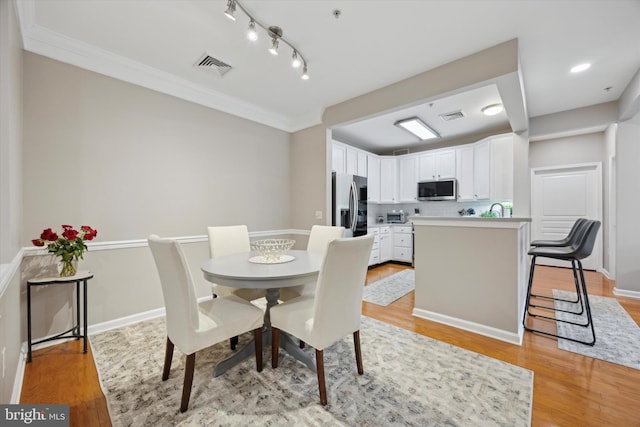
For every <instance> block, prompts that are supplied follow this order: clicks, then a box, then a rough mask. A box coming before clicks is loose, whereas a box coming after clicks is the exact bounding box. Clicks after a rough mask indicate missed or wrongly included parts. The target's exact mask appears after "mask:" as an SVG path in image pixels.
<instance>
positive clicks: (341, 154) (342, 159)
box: [331, 142, 347, 173]
mask: <svg viewBox="0 0 640 427" xmlns="http://www.w3.org/2000/svg"><path fill="white" fill-rule="evenodd" d="M331 170H332V171H333V172H336V173H347V147H346V146H344V145H342V144H336V143H335V142H334V143H332V144H331Z"/></svg>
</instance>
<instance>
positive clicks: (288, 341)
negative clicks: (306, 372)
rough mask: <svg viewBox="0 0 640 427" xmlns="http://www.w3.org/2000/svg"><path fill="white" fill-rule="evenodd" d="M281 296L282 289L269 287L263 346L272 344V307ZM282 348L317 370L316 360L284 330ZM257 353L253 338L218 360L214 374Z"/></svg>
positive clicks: (215, 375)
mask: <svg viewBox="0 0 640 427" xmlns="http://www.w3.org/2000/svg"><path fill="white" fill-rule="evenodd" d="M279 297H280V289H279V288H275V289H268V290H267V294H266V300H267V308H266V310H265V314H264V330H263V331H262V345H263V347H270V346H271V316H270V311H271V307H273V306H274V305H277V304H278V298H279ZM280 348H282V349H283V350H284V351H286V352H287V353H289V355H291V356H292V357H293V358H294V359H296V360H299V361H300V362H302V363H304V364H305V365H306V366H307V367H308V368H309V369H311V370H312V371H313V372H316V364H315V360H314V359H313V358H312V357H311V356H309V355H308V354H307V353H305V352H304V351H302V349H301V348H300V345H299V344H298V342H297V340H296V339H294V338H293V337H292V336H291V335H289V334H287V333H286V332H284V331H280ZM254 354H255V343H254V340H253V339H251V341H249V342H248V343H247V344H245V345H244V346H243V347H242V348H241V349H240V350H238V351H237V352H236V353H234V354H233V355H231V356H229V357H227V358H226V359H224V360H222V361H220V362H218V364H217V365H216V367H215V368H214V369H213V376H214V377H218V376H220V375H222V374H224V373H225V372H226V371H227V370H229V369H230V368H232V367H233V366H235V365H237V364H238V363H240V362H242V361H243V360H244V359H246V358H248V357H251V356H253V355H254Z"/></svg>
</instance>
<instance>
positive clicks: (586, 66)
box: [571, 62, 591, 73]
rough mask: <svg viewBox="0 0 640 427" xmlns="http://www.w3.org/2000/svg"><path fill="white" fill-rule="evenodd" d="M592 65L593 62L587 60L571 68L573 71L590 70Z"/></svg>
mask: <svg viewBox="0 0 640 427" xmlns="http://www.w3.org/2000/svg"><path fill="white" fill-rule="evenodd" d="M590 67H591V64H589V63H588V62H585V63H584V64H578V65H576V66H575V67H573V68H571V72H572V73H581V72H583V71H585V70H588V69H589V68H590Z"/></svg>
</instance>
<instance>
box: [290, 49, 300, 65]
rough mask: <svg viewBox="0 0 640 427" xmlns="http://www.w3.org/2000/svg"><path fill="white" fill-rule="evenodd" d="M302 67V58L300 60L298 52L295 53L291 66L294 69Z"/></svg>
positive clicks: (292, 56)
mask: <svg viewBox="0 0 640 427" xmlns="http://www.w3.org/2000/svg"><path fill="white" fill-rule="evenodd" d="M301 65H302V61H300V58H298V52H297V51H295V50H294V51H293V55H291V66H292V67H293V68H298V67H300V66H301Z"/></svg>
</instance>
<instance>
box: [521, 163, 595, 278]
mask: <svg viewBox="0 0 640 427" xmlns="http://www.w3.org/2000/svg"><path fill="white" fill-rule="evenodd" d="M531 213H532V218H531V220H532V228H531V240H538V239H545V240H549V239H561V238H563V237H565V236H566V235H567V234H568V233H569V230H570V229H571V226H572V225H573V223H574V222H575V220H576V219H578V218H588V219H595V220H598V221H602V165H601V164H600V163H589V164H580V165H568V166H557V167H556V166H554V167H549V168H535V169H532V170H531ZM603 229H604V227H602V226H601V227H600V230H599V231H598V237H597V239H596V243H595V246H594V248H593V252H592V253H591V256H589V257H588V258H586V259H584V260H582V265H583V267H584V268H585V269H589V270H601V269H602V233H603ZM536 263H537V264H545V265H555V266H560V267H571V265H570V263H568V262H566V261H557V260H552V259H548V258H538V260H537V261H536Z"/></svg>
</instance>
